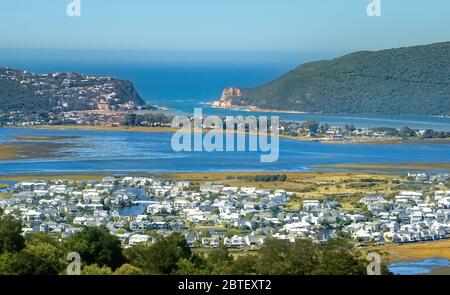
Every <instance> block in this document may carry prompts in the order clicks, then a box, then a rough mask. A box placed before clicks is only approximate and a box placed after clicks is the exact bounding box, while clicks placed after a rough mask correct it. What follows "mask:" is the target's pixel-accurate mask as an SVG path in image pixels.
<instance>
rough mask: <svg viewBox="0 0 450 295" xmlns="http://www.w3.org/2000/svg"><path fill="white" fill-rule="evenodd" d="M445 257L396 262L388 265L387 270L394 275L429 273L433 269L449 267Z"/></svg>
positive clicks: (449, 264)
mask: <svg viewBox="0 0 450 295" xmlns="http://www.w3.org/2000/svg"><path fill="white" fill-rule="evenodd" d="M449 267H450V261H448V260H447V259H439V258H436V259H425V260H423V261H412V262H397V263H392V264H390V265H389V266H388V268H389V271H391V272H392V273H394V274H396V275H423V274H428V273H431V272H432V271H433V270H435V269H440V268H449Z"/></svg>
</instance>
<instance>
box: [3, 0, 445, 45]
mask: <svg viewBox="0 0 450 295" xmlns="http://www.w3.org/2000/svg"><path fill="white" fill-rule="evenodd" d="M70 1H73V0H0V20H1V23H0V49H9V50H11V49H13V50H14V49H71V50H73V49H89V50H92V49H101V50H105V49H108V50H154V51H155V50H156V51H158V50H159V51H171V50H172V51H224V52H227V51H237V52H239V51H293V52H301V51H303V52H350V51H356V50H376V49H383V48H392V47H400V46H408V45H417V44H428V43H433V42H441V41H450V1H448V0H432V1H430V0H380V1H381V8H382V10H381V16H379V17H369V16H368V15H367V13H366V7H367V5H368V4H369V3H370V2H371V1H372V0H190V1H188V0H127V1H125V0H80V1H81V16H79V17H69V16H68V15H67V13H66V6H67V5H68V3H69V2H70Z"/></svg>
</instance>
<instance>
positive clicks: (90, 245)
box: [0, 216, 387, 275]
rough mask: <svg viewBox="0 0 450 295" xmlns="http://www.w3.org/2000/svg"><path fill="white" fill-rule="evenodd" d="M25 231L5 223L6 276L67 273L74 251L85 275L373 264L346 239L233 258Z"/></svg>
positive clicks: (166, 241) (0, 240)
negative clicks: (65, 238) (129, 246)
mask: <svg viewBox="0 0 450 295" xmlns="http://www.w3.org/2000/svg"><path fill="white" fill-rule="evenodd" d="M21 231H22V227H21V224H20V221H18V220H16V219H15V218H14V217H12V216H2V217H1V218H0V274H9V275H57V274H65V268H66V266H67V262H66V260H65V259H66V255H67V253H69V252H78V253H79V254H80V256H81V262H82V274H85V275H113V274H114V275H140V274H179V275H187V274H189V275H192V274H203V275H210V274H239V275H244V274H276V275H278V274H292V275H294V274H295V275H315V274H347V275H348V274H365V273H366V263H367V262H366V261H365V260H364V259H363V256H361V253H360V252H358V251H356V250H354V248H353V245H352V244H351V243H350V242H348V241H347V240H345V239H337V240H333V241H330V242H329V243H328V244H324V245H319V244H314V243H313V242H311V241H309V240H299V241H297V242H295V243H290V242H287V241H279V240H269V241H268V243H267V245H265V246H263V247H262V249H261V250H260V251H258V252H256V253H255V254H243V255H239V256H237V257H233V256H232V255H230V253H229V251H228V249H227V247H225V246H224V245H220V247H218V248H215V249H212V250H211V251H209V252H208V253H207V254H194V253H192V251H191V249H190V248H189V247H188V245H187V243H186V240H185V239H184V236H183V235H181V234H179V233H173V234H172V235H170V236H168V237H165V238H164V237H158V239H157V241H156V242H155V243H153V244H150V245H146V244H139V245H136V246H133V247H131V248H128V249H125V250H123V249H122V248H121V246H120V242H119V240H118V239H117V238H116V237H114V236H112V235H111V234H110V233H109V231H108V230H107V229H106V228H104V227H86V228H84V229H83V230H82V231H80V232H78V233H76V234H75V235H73V236H71V237H70V238H69V239H68V240H67V241H63V242H61V241H60V240H59V239H56V238H55V237H53V236H48V235H44V234H29V235H27V238H26V240H25V239H24V238H23V237H22V235H21ZM384 272H385V273H387V271H386V268H384Z"/></svg>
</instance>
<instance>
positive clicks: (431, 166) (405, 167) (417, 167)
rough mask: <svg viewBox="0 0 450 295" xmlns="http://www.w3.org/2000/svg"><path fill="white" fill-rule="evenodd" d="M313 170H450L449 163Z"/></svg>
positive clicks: (330, 166) (391, 164) (355, 166)
mask: <svg viewBox="0 0 450 295" xmlns="http://www.w3.org/2000/svg"><path fill="white" fill-rule="evenodd" d="M313 168H328V169H333V168H334V169H351V170H365V171H383V172H389V171H399V170H414V171H433V170H450V163H449V162H442V163H441V162H440V163H390V164H337V165H323V166H315V167H313Z"/></svg>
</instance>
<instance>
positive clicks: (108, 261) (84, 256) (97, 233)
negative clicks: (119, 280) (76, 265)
mask: <svg viewBox="0 0 450 295" xmlns="http://www.w3.org/2000/svg"><path fill="white" fill-rule="evenodd" d="M67 249H68V250H69V251H71V252H77V253H79V254H80V256H81V261H82V262H83V263H86V264H88V265H89V264H97V265H98V266H99V267H103V266H108V267H110V268H112V269H116V268H118V267H120V266H121V265H122V264H123V263H124V262H125V257H124V256H123V253H122V248H121V244H120V241H119V239H117V237H115V236H113V235H111V234H110V233H109V231H108V229H107V228H106V227H104V226H101V227H85V228H84V229H83V230H81V231H80V232H77V233H76V234H74V235H73V236H71V237H70V238H69V239H68V240H67Z"/></svg>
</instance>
